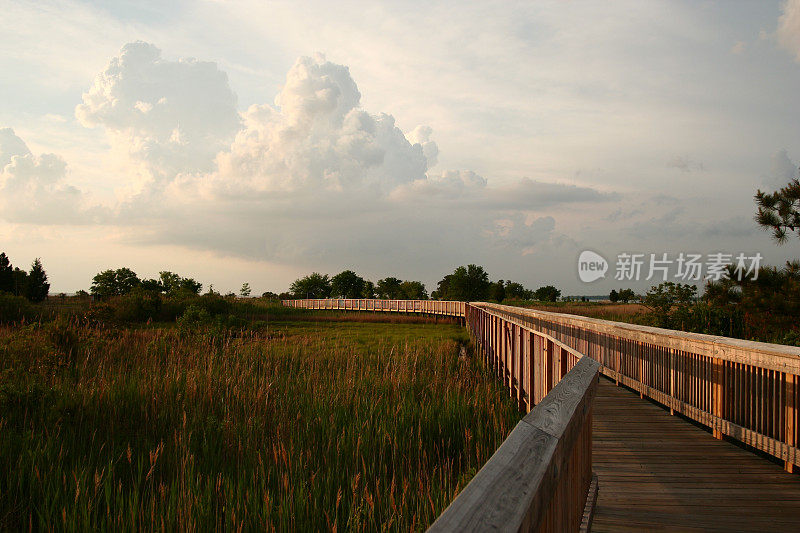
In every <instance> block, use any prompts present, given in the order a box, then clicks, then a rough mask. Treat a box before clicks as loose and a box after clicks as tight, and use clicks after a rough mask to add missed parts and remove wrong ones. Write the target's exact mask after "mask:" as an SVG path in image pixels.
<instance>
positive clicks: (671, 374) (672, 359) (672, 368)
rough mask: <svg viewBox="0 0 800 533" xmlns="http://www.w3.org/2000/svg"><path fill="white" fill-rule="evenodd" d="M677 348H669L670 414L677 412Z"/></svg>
mask: <svg viewBox="0 0 800 533" xmlns="http://www.w3.org/2000/svg"><path fill="white" fill-rule="evenodd" d="M675 359H676V358H675V350H673V349H671V348H670V350H669V397H670V404H669V414H671V415H674V414H675Z"/></svg>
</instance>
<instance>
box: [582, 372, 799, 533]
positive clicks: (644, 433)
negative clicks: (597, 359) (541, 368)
mask: <svg viewBox="0 0 800 533" xmlns="http://www.w3.org/2000/svg"><path fill="white" fill-rule="evenodd" d="M592 431H593V435H592V441H593V442H592V446H593V450H592V460H593V470H594V471H595V472H596V473H597V476H598V479H599V486H600V490H599V493H598V498H597V506H596V508H595V517H594V523H593V526H592V531H595V532H601V531H643V530H645V531H652V530H661V531H709V530H710V531H800V476H798V475H796V474H789V473H786V472H785V471H784V469H783V468H782V467H781V465H778V464H775V463H773V462H771V461H769V460H767V459H764V458H761V457H759V456H757V455H755V454H753V453H751V452H749V451H746V450H744V449H742V448H740V447H738V446H736V445H734V444H731V443H728V442H725V441H722V440H717V439H714V438H713V437H712V435H711V434H710V433H708V432H706V431H703V430H702V429H699V428H697V427H696V426H694V425H692V424H690V423H689V422H687V421H685V420H683V419H681V418H680V417H679V416H670V414H669V411H668V410H665V409H663V408H661V407H659V406H657V405H654V404H653V403H651V402H649V401H647V400H641V399H640V398H639V395H638V394H636V393H634V392H631V391H630V390H628V389H626V388H624V387H617V386H615V385H614V383H613V382H612V381H610V380H608V379H606V378H602V377H601V379H600V384H599V390H598V394H597V397H596V398H595V403H594V420H593V428H592Z"/></svg>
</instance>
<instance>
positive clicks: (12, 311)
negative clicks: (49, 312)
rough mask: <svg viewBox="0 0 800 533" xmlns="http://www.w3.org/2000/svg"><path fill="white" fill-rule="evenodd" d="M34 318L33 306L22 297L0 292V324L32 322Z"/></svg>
mask: <svg viewBox="0 0 800 533" xmlns="http://www.w3.org/2000/svg"><path fill="white" fill-rule="evenodd" d="M33 318H34V310H33V306H31V304H30V303H29V302H28V300H26V299H25V298H23V297H22V296H14V295H13V294H6V293H2V292H0V324H2V323H10V322H19V321H21V320H31V319H33Z"/></svg>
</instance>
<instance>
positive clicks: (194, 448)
mask: <svg viewBox="0 0 800 533" xmlns="http://www.w3.org/2000/svg"><path fill="white" fill-rule="evenodd" d="M466 342H467V339H466V337H465V332H464V329H463V328H460V327H458V326H456V325H442V324H417V323H394V324H387V323H377V322H376V323H358V322H332V321H311V320H309V318H308V316H307V315H306V314H302V316H301V315H298V314H290V313H286V314H283V315H280V316H279V317H278V318H277V319H275V320H271V321H269V322H268V326H266V327H263V328H259V329H257V330H247V329H241V330H238V331H234V330H228V331H219V330H214V329H209V328H202V327H199V328H198V329H196V330H194V331H182V330H179V329H178V328H175V327H149V328H136V329H132V328H124V327H114V328H109V327H104V326H100V325H90V324H87V323H85V322H81V321H80V320H79V319H77V318H72V319H62V320H57V321H54V322H52V323H46V324H33V325H27V326H24V327H20V326H14V327H12V326H0V529H2V530H23V529H24V530H28V529H48V530H49V529H57V530H95V529H100V530H111V529H113V530H123V531H124V530H139V529H148V530H150V529H158V530H175V529H181V530H210V529H222V528H225V529H230V530H253V529H255V530H299V531H318V530H339V531H342V530H352V531H362V530H376V529H379V530H380V529H385V530H422V529H424V528H426V527H427V526H428V525H429V524H430V523H431V522H432V521H433V520H434V519H435V517H436V516H437V515H438V514H439V513H440V512H441V511H442V510H443V509H444V508H445V507H446V506H447V505H448V503H449V502H450V501H451V500H452V499H453V497H454V496H455V494H456V493H457V492H458V491H459V490H460V489H461V488H462V487H463V486H464V485H465V484H466V483H467V482H468V481H469V479H470V478H471V477H472V476H473V475H474V474H475V472H476V471H477V470H478V469H479V468H480V467H481V465H482V464H483V463H484V462H485V461H486V460H487V459H488V458H489V457H490V456H491V454H492V453H493V452H494V450H495V449H496V448H497V446H498V445H499V444H500V442H502V440H503V439H504V438H505V436H506V435H507V434H508V432H509V431H510V430H511V428H512V427H513V425H514V424H515V423H516V422H517V420H518V419H519V414H518V413H517V412H516V410H515V408H514V405H513V403H512V402H511V401H510V400H509V398H508V397H507V393H505V392H504V391H503V389H502V387H501V386H500V385H499V384H497V383H496V382H495V381H494V380H493V379H492V378H491V377H490V376H489V375H488V374H486V373H485V372H484V370H483V369H482V368H481V366H480V365H479V364H478V363H477V362H476V361H477V358H474V357H468V358H466V359H465V358H460V357H459V351H460V347H461V346H464V345H465V344H466Z"/></svg>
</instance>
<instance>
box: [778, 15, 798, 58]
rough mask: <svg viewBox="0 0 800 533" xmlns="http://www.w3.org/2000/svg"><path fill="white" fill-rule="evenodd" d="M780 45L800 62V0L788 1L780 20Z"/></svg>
mask: <svg viewBox="0 0 800 533" xmlns="http://www.w3.org/2000/svg"><path fill="white" fill-rule="evenodd" d="M776 36H777V38H778V44H780V46H781V47H782V48H783V49H785V50H786V51H787V52H789V53H790V54H792V55H794V56H795V59H796V60H797V61H800V0H786V1H785V2H784V4H783V8H782V13H781V16H780V18H779V19H778V30H777V32H776Z"/></svg>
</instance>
